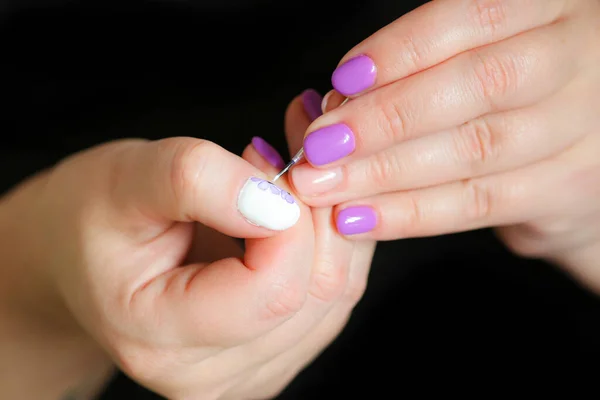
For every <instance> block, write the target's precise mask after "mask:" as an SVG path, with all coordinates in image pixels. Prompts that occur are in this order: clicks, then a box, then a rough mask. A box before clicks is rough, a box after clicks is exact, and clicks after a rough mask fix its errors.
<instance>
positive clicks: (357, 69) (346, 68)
mask: <svg viewBox="0 0 600 400" xmlns="http://www.w3.org/2000/svg"><path fill="white" fill-rule="evenodd" d="M376 77H377V67H375V63H374V62H373V60H371V59H370V58H369V57H367V56H365V55H361V56H358V57H354V58H351V59H350V60H348V61H346V62H345V63H343V64H342V65H340V66H339V67H337V69H336V70H335V71H333V75H332V76H331V83H332V85H333V87H334V88H335V90H337V91H338V92H340V93H341V94H343V95H344V96H351V95H353V94H357V93H360V92H362V91H363V90H366V89H368V88H370V87H371V86H373V85H374V84H375V78H376Z"/></svg>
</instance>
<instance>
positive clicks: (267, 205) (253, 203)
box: [237, 177, 300, 231]
mask: <svg viewBox="0 0 600 400" xmlns="http://www.w3.org/2000/svg"><path fill="white" fill-rule="evenodd" d="M237 206H238V210H240V213H242V215H243V216H244V217H245V218H246V219H247V220H248V222H250V223H252V224H254V225H258V226H262V227H264V228H267V229H271V230H274V231H283V230H286V229H288V228H291V227H292V226H294V224H296V222H298V218H300V207H299V206H298V203H296V201H295V200H294V198H293V197H292V195H291V194H289V193H288V192H286V191H285V190H283V189H281V188H279V187H278V186H275V184H273V183H271V182H269V181H266V180H264V179H260V178H255V177H252V178H250V179H248V181H246V184H245V185H244V187H243V188H242V190H241V191H240V195H239V197H238V203H237Z"/></svg>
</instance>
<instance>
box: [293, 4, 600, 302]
mask: <svg viewBox="0 0 600 400" xmlns="http://www.w3.org/2000/svg"><path fill="white" fill-rule="evenodd" d="M598 21H600V2H599V1H597V0H530V1H522V0H477V1H475V0H434V1H431V2H429V3H427V4H425V5H423V6H422V7H420V8H418V9H416V10H414V11H413V12H411V13H409V14H407V15H405V16H403V17H401V18H399V19H398V20H396V21H394V22H393V23H391V24H390V25H389V26H386V27H384V28H383V29H381V30H380V31H378V32H376V33H374V34H373V35H372V36H371V37H369V38H367V39H366V40H364V41H363V42H361V43H360V44H358V45H357V46H356V47H355V48H353V49H352V50H350V51H349V52H348V54H346V55H345V56H344V57H343V59H342V60H341V61H340V65H341V64H343V63H344V62H345V61H347V60H349V59H351V58H353V57H355V56H357V55H367V56H368V57H370V58H371V59H372V60H373V61H374V63H375V65H376V67H377V78H376V81H375V84H374V85H373V86H372V87H370V88H368V89H367V90H365V91H363V92H362V93H358V94H355V95H352V96H350V101H348V102H347V103H346V104H344V105H341V106H340V104H341V102H342V100H343V98H344V96H342V95H341V94H340V93H337V92H330V93H329V94H328V95H327V96H326V101H325V102H324V103H325V104H324V107H325V111H326V113H325V114H324V115H323V116H322V117H320V118H318V119H317V120H316V121H314V123H312V124H311V126H310V127H309V128H308V130H307V132H306V135H309V134H310V133H311V132H313V131H315V130H317V129H319V128H322V127H325V126H328V125H331V124H337V123H344V124H346V125H347V126H349V127H350V128H351V129H352V130H353V132H354V135H355V140H356V148H355V150H354V152H353V153H352V154H350V155H349V156H347V157H345V158H342V159H340V160H337V161H335V162H332V163H331V164H329V165H324V166H321V165H320V166H315V165H310V164H304V165H302V166H298V167H297V168H298V170H297V171H296V174H295V173H294V172H293V173H292V174H291V176H292V182H293V185H294V186H295V188H296V189H297V191H298V193H299V194H300V196H301V198H302V200H303V201H304V202H306V203H307V204H309V205H311V206H315V207H322V206H334V214H336V215H337V213H339V212H340V211H341V210H344V209H346V208H348V207H351V206H357V205H360V206H369V207H372V208H373V209H374V210H375V212H376V214H377V216H378V223H377V226H376V227H375V228H374V229H373V230H371V231H370V232H366V233H362V234H359V235H355V236H349V238H351V239H353V240H364V239H369V240H373V239H376V240H394V239H401V238H411V237H424V236H435V235H442V234H447V233H454V232H461V231H467V230H473V229H479V228H485V227H495V228H496V231H497V232H498V234H499V237H500V238H501V239H502V240H503V241H504V243H505V244H506V245H507V246H508V247H509V248H510V249H512V250H513V251H514V252H516V253H517V254H519V255H522V256H526V257H535V258H543V259H546V260H548V261H551V262H554V263H556V264H558V265H560V266H563V267H564V268H566V269H567V270H568V271H569V272H571V273H572V274H574V275H575V276H576V277H577V278H579V279H580V281H581V282H583V283H584V284H585V285H587V286H589V287H590V288H591V289H593V290H595V291H596V292H599V291H600V265H599V260H600V202H599V201H598V198H599V196H600V157H599V156H598V154H600V130H599V128H598V127H599V126H600V108H599V107H598V100H597V94H598V92H599V91H600V69H599V68H598V65H600V24H599V22H598ZM302 169H305V171H306V170H310V171H312V172H311V173H312V174H315V175H312V176H317V175H318V174H319V173H321V174H323V175H325V174H327V173H332V172H336V173H337V174H339V175H341V177H342V178H341V179H340V183H339V184H338V186H337V187H335V188H333V189H330V190H328V191H325V192H321V193H311V192H310V190H306V187H307V185H306V181H304V182H302V181H300V179H296V178H298V177H299V176H300V175H301V174H299V173H298V172H299V171H301V170H302ZM308 187H309V189H310V188H312V189H315V190H316V186H313V187H310V185H308Z"/></svg>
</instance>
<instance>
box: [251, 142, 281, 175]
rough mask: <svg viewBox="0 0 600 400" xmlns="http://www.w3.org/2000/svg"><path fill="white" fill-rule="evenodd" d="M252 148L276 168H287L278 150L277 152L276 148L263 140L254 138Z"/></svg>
mask: <svg viewBox="0 0 600 400" xmlns="http://www.w3.org/2000/svg"><path fill="white" fill-rule="evenodd" d="M252 146H254V148H255V149H256V151H257V152H258V154H260V155H261V156H262V157H263V158H264V159H265V160H267V162H268V163H269V164H271V165H272V166H274V167H275V168H279V169H281V168H283V167H284V166H285V163H284V162H283V158H281V156H280V155H279V153H278V152H277V150H275V148H274V147H273V146H271V145H270V144H269V143H267V142H266V141H265V140H264V139H263V138H261V137H258V136H254V137H253V138H252Z"/></svg>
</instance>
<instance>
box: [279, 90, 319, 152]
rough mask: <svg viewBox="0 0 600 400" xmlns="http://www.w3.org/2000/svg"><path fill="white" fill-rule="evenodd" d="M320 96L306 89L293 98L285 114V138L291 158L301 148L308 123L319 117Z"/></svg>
mask: <svg viewBox="0 0 600 400" xmlns="http://www.w3.org/2000/svg"><path fill="white" fill-rule="evenodd" d="M323 101H324V100H323V98H322V97H321V95H320V94H319V93H318V92H317V91H315V90H314V89H307V90H305V91H304V92H302V94H301V95H299V96H297V97H295V98H294V99H293V100H292V101H291V102H290V104H289V105H288V108H287V109H286V112H285V137H286V140H287V143H288V149H289V152H290V155H291V156H293V155H294V154H296V153H297V152H298V150H300V148H301V147H302V140H303V138H304V132H306V128H308V125H309V124H310V122H312V121H314V120H315V119H317V118H318V117H319V116H321V114H322V112H321V104H322V102H323Z"/></svg>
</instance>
